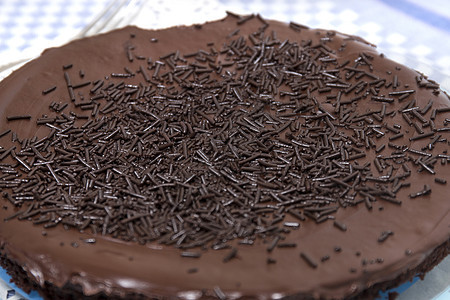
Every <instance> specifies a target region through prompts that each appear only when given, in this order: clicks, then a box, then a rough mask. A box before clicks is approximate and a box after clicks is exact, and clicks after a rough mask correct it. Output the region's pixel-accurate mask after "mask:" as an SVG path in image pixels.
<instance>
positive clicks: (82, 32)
mask: <svg viewBox="0 0 450 300" xmlns="http://www.w3.org/2000/svg"><path fill="white" fill-rule="evenodd" d="M118 1H119V0H113V1H111V2H110V3H109V4H108V5H107V6H106V7H105V9H103V10H102V11H101V12H100V14H98V15H97V16H96V17H95V18H94V20H92V21H91V22H90V23H89V24H88V25H86V26H85V27H84V28H83V29H82V30H81V31H80V32H79V33H78V34H77V35H76V36H75V38H81V37H85V36H86V35H87V33H88V32H89V30H91V29H92V27H94V26H95V24H97V22H99V21H100V20H101V19H102V18H104V17H105V15H107V14H108V12H109V11H110V10H111V9H112V8H113V7H114V5H115V4H116V2H118Z"/></svg>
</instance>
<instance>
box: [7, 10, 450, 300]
mask: <svg viewBox="0 0 450 300" xmlns="http://www.w3.org/2000/svg"><path fill="white" fill-rule="evenodd" d="M236 22H237V19H236V18H235V17H234V16H228V17H227V18H225V19H223V20H219V21H215V22H211V23H206V24H203V25H201V26H191V27H184V26H180V27H174V28H168V29H163V30H143V29H140V28H137V27H126V28H123V29H119V30H115V31H112V32H109V33H107V34H103V35H99V36H95V37H90V38H85V39H81V40H76V41H73V42H71V43H69V44H67V45H65V46H63V47H60V48H53V49H48V50H46V51H44V53H43V54H42V55H41V56H40V57H39V58H37V59H35V60H33V61H31V62H29V63H27V64H26V65H25V66H24V67H22V68H20V69H19V70H17V71H15V72H14V73H13V74H12V75H10V76H9V77H8V78H6V79H4V80H3V81H2V82H1V83H0V128H1V129H2V130H1V131H3V130H4V129H8V128H11V129H12V131H14V132H16V133H17V135H18V136H19V137H20V138H25V137H33V136H35V135H37V136H38V137H42V136H44V135H45V134H46V133H47V132H48V131H47V129H45V128H42V127H40V128H39V129H38V127H37V126H36V125H35V121H36V119H37V117H40V116H42V115H45V114H48V113H49V111H48V106H49V105H50V103H51V102H52V101H61V100H65V101H69V102H70V100H68V99H69V95H68V93H67V89H66V88H65V87H66V82H65V80H64V76H63V71H62V66H63V65H67V64H72V65H73V68H72V69H71V70H70V72H77V70H80V69H82V70H84V71H85V73H86V75H85V78H84V79H85V80H91V81H95V80H96V79H99V78H104V77H105V76H107V75H109V74H111V73H113V72H117V70H122V69H123V66H126V65H130V66H131V67H134V68H138V66H139V62H137V60H135V61H134V62H131V63H130V62H129V61H128V58H127V55H126V49H127V47H128V45H130V44H132V45H133V46H134V47H135V48H134V49H135V52H136V53H138V54H140V55H143V56H145V57H152V58H154V59H158V58H159V57H160V56H163V55H165V54H167V53H169V52H171V51H176V50H179V51H180V53H191V52H194V51H198V49H201V48H205V49H206V48H207V45H208V44H210V43H214V45H215V46H216V47H221V45H223V44H224V42H226V41H227V40H229V39H230V38H231V37H227V36H228V35H229V34H230V33H231V32H233V31H234V30H235V29H236V28H239V30H240V31H239V35H243V36H245V35H248V34H250V33H252V32H254V31H257V29H258V28H259V27H260V26H261V25H262V23H261V20H259V19H258V18H253V19H251V20H248V21H247V22H245V23H244V24H242V25H240V26H237V25H236ZM267 23H268V24H269V27H268V28H267V29H266V32H271V31H272V30H273V31H275V32H276V33H277V36H278V39H279V40H281V41H283V40H285V39H288V40H289V41H299V42H300V41H301V40H304V41H306V40H309V39H310V40H312V41H313V43H317V42H319V40H320V39H321V38H325V37H328V36H329V33H330V32H331V31H325V30H315V29H306V28H301V30H300V32H299V31H297V30H294V29H293V28H290V27H289V25H288V24H285V23H281V22H276V21H267ZM132 36H134V37H132ZM152 39H157V40H158V41H157V42H151V40H152ZM343 43H345V44H346V47H345V50H344V51H334V53H333V54H330V56H332V57H335V58H336V59H337V60H338V62H344V61H346V60H350V61H354V60H356V59H357V58H358V57H359V55H360V54H361V53H362V52H364V53H367V54H370V55H372V56H373V60H372V65H373V71H372V74H373V75H375V76H378V77H381V78H392V76H394V75H396V76H398V82H399V83H400V84H401V88H403V87H405V86H407V87H409V88H413V89H415V94H414V97H415V99H416V106H419V107H421V108H422V107H424V106H425V105H426V104H427V103H428V101H429V100H430V99H432V100H433V102H434V105H433V108H444V107H450V101H449V99H448V97H447V96H446V95H444V93H443V92H439V93H432V91H433V90H431V89H426V88H420V87H418V84H417V82H416V77H417V76H419V74H418V73H417V72H416V71H414V70H411V69H409V68H407V67H405V66H402V65H399V64H397V63H395V62H393V61H391V60H389V59H387V58H385V57H383V56H381V55H379V53H377V51H376V49H375V48H374V47H373V46H372V45H370V44H368V43H366V42H365V41H363V40H362V39H359V38H355V37H351V36H348V35H344V34H340V33H334V34H333V35H332V40H331V41H329V42H328V43H327V46H328V47H330V48H332V49H339V48H340V47H341V46H342V44H343ZM387 72H392V73H390V74H392V75H389V74H388V73H387ZM74 74H76V73H74ZM74 77H75V75H74ZM139 79H140V78H139ZM139 79H138V78H136V83H138V82H139ZM131 81H132V80H131ZM54 85H55V86H57V89H56V90H55V91H53V92H52V93H49V94H48V95H42V91H43V90H45V89H46V88H48V87H51V86H54ZM405 89H406V88H405ZM399 90H400V88H399ZM317 100H318V101H319V102H320V103H324V105H328V104H326V103H325V100H326V99H324V97H320V95H319V94H318V95H317ZM363 101H364V102H361V103H359V105H358V108H357V109H358V111H365V110H366V109H367V108H380V107H381V105H382V104H381V103H379V102H376V101H370V99H366V100H363ZM387 107H388V110H389V111H391V110H395V109H398V107H397V106H396V104H388V105H387ZM429 114H431V111H430V112H429V113H428V114H427V116H429ZM11 115H31V116H32V119H31V120H18V121H9V122H8V121H7V116H11ZM446 117H447V118H448V117H449V114H448V113H440V114H438V115H437V116H436V120H435V123H436V124H437V126H439V127H442V124H443V122H444V119H445V118H446ZM392 122H393V123H397V124H399V125H401V126H402V128H403V129H404V130H403V131H402V132H405V134H404V136H403V137H402V138H400V139H399V140H396V143H399V144H405V145H408V146H409V147H411V148H414V149H420V148H422V147H423V146H424V145H426V143H427V141H424V140H418V141H409V139H408V138H409V137H411V136H413V135H414V129H413V127H410V126H409V125H408V124H407V123H406V122H405V120H404V119H403V118H402V116H401V113H397V115H396V116H394V117H393V119H392ZM405 129H407V131H405ZM447 132H448V131H446V132H443V133H442V135H443V137H446V135H447V134H448V133H447ZM381 141H382V142H384V143H386V144H387V143H388V141H389V140H388V137H387V136H386V137H383V138H382V139H381ZM0 143H1V145H2V147H3V148H5V149H8V148H9V147H10V146H11V145H12V143H11V136H10V135H6V136H4V137H2V138H0ZM447 149H448V143H447V142H440V143H436V146H435V148H434V150H433V153H444V151H446V150H447ZM375 155H376V154H375V151H368V152H367V157H366V158H364V159H363V160H362V161H369V162H372V161H373V159H374V158H375ZM361 164H363V163H361ZM434 170H435V171H436V174H437V175H436V176H438V177H440V178H444V179H447V180H448V179H450V169H449V168H448V165H447V164H445V165H442V164H441V163H440V162H439V163H437V164H436V165H435V168H434ZM434 178H435V176H434V175H432V174H429V173H428V172H421V173H418V172H417V171H416V170H413V171H412V173H411V176H410V177H409V178H408V182H411V187H405V188H402V189H401V190H400V191H399V192H398V193H397V195H396V199H397V200H400V201H402V204H401V205H395V204H392V203H388V202H384V201H377V202H374V203H373V209H372V210H368V209H367V208H366V207H365V206H364V204H363V203H362V204H360V205H357V206H351V207H346V208H341V209H339V210H338V212H337V213H336V214H335V218H336V220H338V221H339V222H342V223H344V224H345V225H346V226H347V230H346V231H342V230H339V229H338V228H337V227H336V226H334V225H333V221H327V222H323V223H320V224H316V223H315V222H314V221H312V220H307V221H305V222H302V223H301V228H299V229H298V230H292V231H291V233H289V234H288V235H287V238H286V241H285V242H296V243H297V247H296V248H285V249H276V250H275V251H273V252H271V253H270V254H269V253H268V252H267V250H266V249H267V244H265V243H264V242H263V241H262V240H259V239H258V240H256V242H255V244H254V245H252V246H245V245H237V242H236V241H233V242H232V244H236V247H237V248H238V254H237V258H236V259H233V260H231V261H229V262H227V263H224V262H223V258H224V256H225V255H226V251H228V250H217V251H214V250H211V249H208V250H201V251H202V256H201V258H186V257H181V256H180V252H181V250H179V249H176V248H174V247H173V246H165V245H160V244H157V243H149V244H146V245H140V244H138V243H135V242H125V241H122V240H118V239H114V238H112V237H107V236H102V235H101V234H97V235H95V236H94V237H95V240H96V243H94V244H89V243H85V242H83V240H86V239H88V238H92V237H93V235H92V234H91V233H90V232H88V231H86V232H79V231H77V230H74V229H69V230H66V229H64V228H63V227H62V226H57V227H54V228H49V229H45V231H46V235H45V236H44V235H43V234H42V231H43V228H42V226H40V225H32V223H30V222H27V221H19V220H17V219H12V220H8V221H4V219H5V218H7V217H9V216H10V215H12V214H13V213H14V212H15V211H16V208H15V207H13V206H12V205H11V204H10V203H9V202H8V201H6V200H0V204H1V209H0V222H1V226H0V251H1V253H2V254H3V255H5V256H6V257H7V258H8V259H10V260H12V261H14V262H16V263H18V264H19V265H21V266H22V267H23V269H24V270H25V271H26V272H27V274H28V276H29V277H30V278H31V279H32V280H33V281H35V282H37V283H38V284H40V285H42V286H43V285H44V283H45V282H49V283H52V284H54V285H55V286H57V287H63V286H64V285H65V284H66V283H69V282H70V283H72V284H76V285H80V286H81V287H82V290H83V292H84V294H85V295H94V294H96V293H99V292H104V293H105V294H106V295H121V296H123V297H125V295H126V294H127V293H131V292H135V293H140V294H142V295H145V296H148V297H151V296H155V295H158V296H168V297H169V296H177V297H180V298H182V299H198V298H201V297H202V295H204V292H205V291H206V293H209V294H212V295H213V294H214V293H213V292H212V291H213V290H214V288H216V289H217V287H220V289H221V290H222V291H223V292H224V293H225V294H226V295H227V296H228V297H230V298H239V297H245V296H248V297H252V298H258V299H271V298H280V297H282V296H288V295H304V296H312V297H314V298H319V297H323V298H344V297H349V296H352V295H356V294H358V293H360V292H361V291H363V290H365V289H367V288H370V287H371V286H373V285H374V284H377V283H379V282H384V281H390V280H394V279H396V278H397V277H398V276H400V275H401V274H402V273H405V272H406V271H407V270H410V269H413V268H415V267H416V266H418V265H419V264H420V263H421V262H423V261H424V260H425V259H426V258H427V257H428V255H430V253H431V252H432V251H433V250H434V249H436V248H437V247H438V246H440V245H442V244H443V243H446V242H448V240H449V238H450V231H449V226H450V202H449V201H448V198H447V197H448V195H447V192H448V186H447V185H442V184H438V183H436V182H435V181H434ZM424 184H428V185H429V186H430V187H431V189H432V192H431V193H430V194H428V195H425V196H422V197H417V198H413V199H412V198H410V197H409V195H410V194H411V193H413V192H417V191H418V190H420V189H422V186H423V185H424ZM381 207H382V209H381ZM286 220H289V217H287V219H286ZM387 230H390V231H392V232H393V233H394V234H393V235H392V236H389V238H388V239H387V240H386V241H384V242H382V243H380V242H379V241H378V239H379V237H380V234H381V233H382V232H383V231H387ZM74 243H76V244H77V247H74V246H73V245H74ZM336 247H340V248H341V251H339V252H336V251H335V250H334V249H335V248H336ZM301 252H303V253H307V254H308V255H309V256H310V257H311V258H312V259H314V260H315V261H316V262H317V263H318V266H317V268H311V267H310V266H309V265H308V264H307V262H306V261H305V260H304V259H302V258H301V257H300V253H301ZM405 252H406V253H405ZM326 255H328V256H329V259H328V260H326V261H324V262H321V261H320V259H321V258H322V257H324V256H326ZM268 257H271V258H273V259H275V260H276V263H275V264H267V263H266V261H267V258H268ZM363 259H366V260H367V261H368V262H370V261H376V260H377V259H378V263H367V264H365V265H364V264H362V260H363ZM380 259H381V260H380ZM192 268H197V269H198V271H197V272H195V273H192V274H191V273H188V272H187V271H188V270H189V269H192Z"/></svg>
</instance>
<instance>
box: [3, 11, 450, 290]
mask: <svg viewBox="0 0 450 300" xmlns="http://www.w3.org/2000/svg"><path fill="white" fill-rule="evenodd" d="M253 17H255V16H253V15H251V16H246V17H241V18H240V19H239V20H238V26H240V25H241V24H244V23H245V22H247V21H248V20H249V19H251V18H253ZM256 17H258V18H259V20H260V22H261V27H260V29H259V30H258V31H256V32H254V33H252V34H250V35H248V36H240V35H239V30H238V29H239V27H238V28H237V30H235V31H233V32H232V33H230V35H229V36H228V42H227V43H226V44H224V45H223V46H222V45H212V44H209V45H205V46H209V48H210V51H205V50H199V51H197V52H195V53H180V52H179V51H177V50H176V49H175V50H174V51H173V52H170V53H167V55H164V56H162V57H158V58H151V57H150V58H149V57H146V56H144V55H138V54H136V53H138V52H139V51H145V49H137V48H135V47H134V46H128V47H127V48H126V49H124V53H125V54H124V55H126V57H127V58H128V60H129V62H130V64H129V65H128V66H124V70H123V71H121V70H118V72H115V73H112V74H105V75H106V77H105V78H101V79H98V80H96V81H93V82H91V81H86V80H85V79H84V78H85V76H86V75H85V71H83V70H76V68H77V66H76V65H72V64H67V65H64V66H63V67H62V71H61V76H64V78H65V81H66V84H67V85H66V86H63V87H62V86H50V87H43V88H42V91H40V93H41V92H42V97H49V96H51V95H52V92H53V91H55V90H56V89H67V91H68V96H67V100H68V101H66V102H63V103H56V102H53V103H52V104H51V105H50V107H49V110H50V113H49V115H52V116H42V117H41V118H39V119H37V125H38V126H45V127H48V128H49V134H48V135H47V136H45V137H43V138H40V139H38V138H25V139H22V140H20V139H19V138H18V137H17V136H13V140H15V141H16V142H17V143H16V146H14V147H11V148H9V149H2V150H1V152H0V163H1V164H0V174H1V175H0V188H2V190H3V196H4V198H5V199H7V200H9V201H10V202H11V203H12V204H14V205H15V206H17V207H18V208H19V210H18V211H17V212H16V213H14V214H12V215H11V216H10V217H9V218H8V219H7V220H9V219H12V218H18V219H21V220H28V221H30V222H33V223H34V224H42V226H43V227H44V228H49V227H54V226H64V227H67V228H70V227H73V228H76V229H78V230H80V231H90V232H92V233H94V234H101V235H107V236H112V237H114V238H118V239H122V240H125V241H135V242H139V243H142V244H145V243H149V242H158V243H161V244H166V245H173V246H175V247H178V248H182V249H189V248H195V247H211V248H212V249H216V250H217V249H223V248H231V246H230V245H229V243H228V242H229V241H232V240H236V239H238V240H239V243H240V244H247V245H251V244H253V243H254V242H255V241H256V239H258V238H262V239H265V240H266V241H267V245H268V247H267V251H269V252H271V251H273V250H274V249H275V248H276V247H295V246H296V244H295V243H287V242H283V240H285V239H286V237H287V236H288V233H289V232H290V231H291V230H297V229H299V228H300V227H301V224H302V223H303V222H315V223H322V222H326V221H328V220H333V222H334V226H335V227H336V228H337V230H340V231H344V232H345V231H346V230H347V226H346V225H345V224H343V223H342V222H339V220H334V219H335V217H334V214H335V213H336V211H338V210H339V209H341V208H345V207H347V206H355V205H358V204H360V203H363V204H362V205H365V206H366V207H367V209H372V205H373V203H374V202H375V201H385V202H388V203H389V204H393V205H400V204H401V201H400V200H398V199H397V198H396V193H397V192H398V191H399V190H400V189H401V188H403V187H406V186H409V183H408V182H406V180H407V178H408V176H410V174H411V172H412V171H411V169H410V167H414V168H415V169H416V170H417V171H419V172H428V173H431V174H435V171H434V165H435V164H436V163H437V162H438V161H441V162H442V164H446V163H447V162H448V161H449V159H450V156H449V155H447V154H446V153H441V154H437V155H436V154H433V152H432V150H433V148H434V146H435V144H436V143H443V142H444V143H447V140H446V139H445V138H444V137H443V134H445V133H446V132H448V131H449V127H446V125H447V123H444V126H443V127H439V126H440V125H439V124H435V123H434V119H435V117H436V115H437V114H440V113H445V112H448V111H449V110H450V109H449V108H439V109H433V103H432V101H431V100H430V102H429V103H428V105H426V106H425V107H423V108H422V107H418V106H416V103H415V101H416V100H415V98H414V94H415V90H414V89H412V87H406V88H405V89H403V88H404V86H402V85H401V82H399V80H398V78H397V75H395V74H394V73H395V72H394V73H389V74H387V75H386V76H385V77H384V78H380V77H378V76H376V75H374V74H373V72H372V71H373V67H372V60H373V56H372V55H373V54H370V53H360V54H359V57H358V59H356V60H354V61H338V60H337V59H336V58H335V55H334V51H336V50H334V51H333V50H331V49H330V48H329V47H328V46H327V43H328V42H329V41H332V39H333V36H334V33H333V32H328V33H326V34H324V35H323V38H322V39H321V41H320V42H319V43H313V42H311V41H310V40H303V41H301V42H291V41H288V40H279V39H278V38H277V36H276V33H275V32H269V30H266V29H267V27H268V25H267V23H266V22H265V21H264V20H263V19H262V18H260V17H259V16H256ZM290 28H291V29H292V30H295V31H301V30H302V29H303V28H304V27H303V26H301V25H298V24H295V23H291V24H290ZM132 38H133V37H131V38H130V40H131V42H132ZM157 42H158V40H156V39H154V40H151V41H149V43H157ZM221 46H222V48H221V49H220V50H216V48H215V47H221ZM343 49H345V44H343V45H342V47H341V49H339V50H337V51H342V50H343ZM122 55H123V54H122ZM137 77H140V78H141V83H140V84H130V83H128V82H127V80H129V79H136V78H137ZM83 88H84V89H85V90H86V89H87V91H88V92H89V95H84V96H80V93H77V90H79V89H83ZM417 88H419V89H421V88H423V89H431V90H433V91H434V92H435V93H439V86H438V85H437V84H436V83H435V82H433V81H431V80H428V79H427V78H426V77H425V76H421V75H420V76H418V77H417ZM319 97H320V98H321V99H327V101H326V102H327V104H329V105H328V106H325V105H324V104H323V103H324V101H318V100H317V99H318V98H319ZM69 99H70V100H69ZM363 101H374V102H379V109H376V110H366V111H364V112H361V109H357V105H359V104H360V103H362V102H363ZM394 103H402V104H401V105H400V106H401V107H400V108H399V109H398V110H395V109H394V108H393V107H394V106H393V105H394ZM68 109H72V110H73V111H71V112H70V113H66V112H65V111H67V110H68ZM74 111H75V112H74ZM396 114H401V115H402V117H403V118H404V120H405V121H406V122H407V124H409V125H410V126H411V128H413V129H414V130H416V131H417V134H416V135H415V136H413V137H412V138H410V141H416V140H421V139H427V140H429V141H430V142H429V143H428V144H427V146H426V147H423V148H422V149H416V148H411V147H410V146H409V145H407V144H396V142H397V141H398V140H399V139H401V138H402V137H403V135H404V130H405V128H402V126H401V125H400V124H393V122H392V121H391V120H390V118H391V117H393V116H394V115H396ZM30 118H31V117H30V116H11V117H8V120H10V121H13V120H18V119H30ZM8 134H10V131H5V132H3V133H0V136H6V135H8ZM387 140H388V141H389V142H387ZM386 145H387V147H386ZM368 152H372V153H376V154H377V155H376V157H375V159H374V160H373V161H369V160H368V159H367V158H366V155H367V153H368ZM436 182H437V183H439V184H446V181H445V180H444V179H439V178H436ZM429 193H431V188H430V187H429V186H426V187H425V188H424V190H422V191H419V192H417V193H414V194H411V198H415V197H419V196H424V195H426V194H429ZM299 230H301V229H299ZM392 234H393V232H391V231H386V232H383V233H382V235H381V236H380V237H379V242H380V243H381V242H383V241H384V240H386V239H387V238H388V237H389V236H390V235H392ZM236 253H237V249H236V248H231V250H230V252H229V253H228V254H227V256H226V257H225V259H224V261H225V262H226V261H229V260H231V259H233V258H234V257H235V256H236ZM181 255H182V256H183V257H188V258H198V257H200V255H201V254H200V252H189V251H184V252H182V254H181ZM301 257H302V258H303V259H304V260H305V261H306V262H307V263H308V264H309V265H310V266H311V267H312V268H316V267H317V263H316V262H315V261H314V260H313V259H312V258H311V257H309V256H308V255H307V254H305V253H303V252H302V253H301ZM273 262H274V260H272V259H271V260H268V263H273ZM192 272H195V270H193V271H192ZM215 292H216V294H217V295H218V297H219V298H222V297H221V293H222V292H221V290H220V289H219V288H217V289H215Z"/></svg>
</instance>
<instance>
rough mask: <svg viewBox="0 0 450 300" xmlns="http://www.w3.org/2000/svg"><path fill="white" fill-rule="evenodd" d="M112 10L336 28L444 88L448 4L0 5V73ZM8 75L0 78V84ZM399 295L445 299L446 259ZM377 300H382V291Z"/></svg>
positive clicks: (160, 19) (176, 1)
mask: <svg viewBox="0 0 450 300" xmlns="http://www.w3.org/2000/svg"><path fill="white" fill-rule="evenodd" d="M119 5H123V6H124V11H125V13H124V15H127V14H128V15H129V12H130V11H131V10H132V9H133V7H139V8H140V10H139V13H137V14H132V18H129V19H128V20H127V21H126V23H132V24H135V25H138V26H141V27H144V28H164V27H169V26H174V25H181V24H186V25H189V24H193V23H202V22H206V21H211V20H215V19H219V18H222V17H224V16H225V11H226V10H228V11H233V12H236V13H241V14H248V13H260V14H261V15H262V16H263V17H265V18H268V19H277V20H280V21H286V22H289V21H295V22H297V23H302V24H305V25H307V26H309V27H313V28H325V29H335V30H338V31H341V32H344V33H348V34H353V35H358V36H361V37H363V38H365V39H366V40H368V41H370V42H371V43H374V44H376V45H377V47H378V50H379V51H380V52H382V53H384V54H386V55H387V57H389V58H391V59H394V60H396V61H398V62H400V63H403V64H405V65H407V66H409V67H412V68H414V69H417V70H420V71H421V72H422V73H424V74H426V75H428V76H429V77H431V78H432V79H434V80H436V81H437V82H440V83H441V85H442V86H443V87H444V89H446V90H448V91H449V90H450V51H449V49H450V2H449V1H447V0H428V1H423V0H396V1H390V0H365V1H359V0H346V1H331V0H330V1H326V0H316V1H314V0H281V1H272V0H245V1H240V0H196V1H186V0H150V1H145V0H78V1H66V0H15V1H7V0H0V69H1V67H2V66H4V65H7V64H9V63H10V62H15V61H19V60H23V59H30V58H33V57H36V56H38V55H39V53H41V52H42V50H44V49H45V48H48V47H54V46H60V45H62V44H64V43H66V42H67V41H69V40H70V39H71V38H72V37H74V36H76V35H77V34H78V33H79V32H80V31H81V30H82V29H83V28H85V26H87V25H88V24H90V23H91V22H92V21H93V20H95V19H96V18H97V17H98V16H99V14H100V13H101V12H102V11H103V10H104V9H105V8H106V7H112V6H119ZM126 9H128V11H127V10H126ZM122 17H124V16H122ZM122 21H123V20H122ZM122 24H123V22H122ZM7 74H8V72H4V73H3V74H0V80H1V78H2V76H6V75H7ZM5 281H6V282H7V281H9V277H8V275H7V274H6V272H5V271H4V270H3V269H1V268H0V300H3V299H8V300H10V299H11V300H17V299H22V298H25V299H27V298H29V299H41V298H40V297H39V296H38V295H37V293H35V292H34V293H32V294H31V295H26V294H24V293H23V292H21V291H20V290H14V287H13V288H11V286H10V285H8V284H7V283H6V282H5ZM399 292H401V294H400V296H399V298H398V299H399V300H406V299H411V300H414V299H416V300H418V299H435V300H437V299H439V300H444V299H450V257H447V258H446V259H445V260H444V261H443V262H442V263H440V264H439V265H438V266H437V267H436V268H435V269H433V271H431V272H430V273H428V274H427V276H426V277H425V280H424V281H420V280H416V281H415V282H414V283H413V284H411V283H409V284H406V285H403V286H401V287H400V290H399ZM380 299H387V293H385V294H383V295H381V296H380Z"/></svg>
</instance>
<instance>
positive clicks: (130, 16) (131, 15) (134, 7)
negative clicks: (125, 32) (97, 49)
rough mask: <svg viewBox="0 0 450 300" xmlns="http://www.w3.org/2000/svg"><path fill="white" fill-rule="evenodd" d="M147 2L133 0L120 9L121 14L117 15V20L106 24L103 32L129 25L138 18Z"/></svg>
mask: <svg viewBox="0 0 450 300" xmlns="http://www.w3.org/2000/svg"><path fill="white" fill-rule="evenodd" d="M145 4H146V2H145V0H140V1H139V0H131V1H130V2H129V3H128V5H127V6H126V7H125V8H124V9H122V10H121V11H120V16H119V17H117V20H116V22H114V23H112V22H111V23H109V24H108V26H105V28H104V29H103V30H102V31H101V32H105V31H109V30H110V29H114V28H121V27H123V26H126V25H129V24H130V23H131V22H132V21H133V20H134V19H136V17H137V16H138V15H139V13H140V12H141V9H142V7H143V6H144V5H145Z"/></svg>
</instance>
